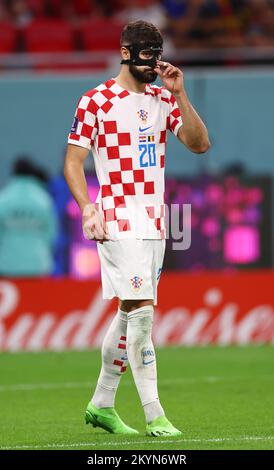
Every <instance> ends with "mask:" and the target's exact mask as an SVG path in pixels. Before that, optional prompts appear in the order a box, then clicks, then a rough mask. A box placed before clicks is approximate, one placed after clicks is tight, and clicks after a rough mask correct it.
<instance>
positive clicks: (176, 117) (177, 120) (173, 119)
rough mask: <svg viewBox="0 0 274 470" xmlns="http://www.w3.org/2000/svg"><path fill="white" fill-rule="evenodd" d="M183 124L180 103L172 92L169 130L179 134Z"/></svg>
mask: <svg viewBox="0 0 274 470" xmlns="http://www.w3.org/2000/svg"><path fill="white" fill-rule="evenodd" d="M182 125H183V120H182V116H181V113H180V110H179V107H178V104H177V102H176V100H175V98H174V96H173V95H172V94H170V99H169V130H170V131H171V132H173V134H174V135H177V134H178V130H179V129H180V127H181V126H182Z"/></svg>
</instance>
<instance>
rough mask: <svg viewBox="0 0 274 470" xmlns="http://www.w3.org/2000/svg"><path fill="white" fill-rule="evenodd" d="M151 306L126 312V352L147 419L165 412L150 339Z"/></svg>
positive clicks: (152, 418)
mask: <svg viewBox="0 0 274 470" xmlns="http://www.w3.org/2000/svg"><path fill="white" fill-rule="evenodd" d="M152 323H153V306H152V305H147V306H145V307H140V308H137V309H135V310H133V311H131V312H130V313H128V324H127V353H128V360H129V363H130V367H131V370H132V374H133V377H134V381H135V384H136V387H137V390H138V393H139V397H140V400H141V402H142V405H143V407H144V412H145V416H146V421H147V423H150V422H151V421H153V420H154V419H155V418H157V417H159V416H163V415H164V410H163V408H162V406H161V404H160V402H159V398H158V390H157V369H156V357H155V351H154V347H153V343H152V339H151V332H152Z"/></svg>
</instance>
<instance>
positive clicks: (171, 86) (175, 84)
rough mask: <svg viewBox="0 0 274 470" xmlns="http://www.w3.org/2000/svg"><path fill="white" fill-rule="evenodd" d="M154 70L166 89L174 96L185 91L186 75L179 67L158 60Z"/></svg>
mask: <svg viewBox="0 0 274 470" xmlns="http://www.w3.org/2000/svg"><path fill="white" fill-rule="evenodd" d="M154 70H155V72H157V74H158V75H159V77H160V78H161V80H162V82H163V84H164V86H165V87H166V89H167V90H168V91H170V92H171V93H172V94H178V93H180V92H181V91H183V87H184V74H183V72H182V70H180V69H179V68H178V67H174V65H171V64H170V63H169V62H163V61H161V60H157V63H156V67H155V69H154Z"/></svg>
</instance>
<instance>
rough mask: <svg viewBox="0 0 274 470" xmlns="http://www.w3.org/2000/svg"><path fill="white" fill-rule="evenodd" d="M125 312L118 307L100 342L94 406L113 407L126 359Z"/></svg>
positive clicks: (93, 398)
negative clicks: (100, 356) (100, 348)
mask: <svg viewBox="0 0 274 470" xmlns="http://www.w3.org/2000/svg"><path fill="white" fill-rule="evenodd" d="M126 336H127V314H126V312H123V311H122V310H120V309H119V308H118V312H117V314H116V316H115V317H114V319H113V321H112V323H111V325H110V327H109V329H108V331H107V334H106V336H105V338H104V341H103V344H102V368H101V372H100V375H99V379H98V383H97V387H96V390H95V392H94V395H93V397H92V400H91V401H92V404H93V405H94V406H96V408H113V407H114V402H115V395H116V391H117V388H118V385H119V382H120V379H121V376H122V374H124V373H125V371H126V368H127V365H128V359H127V351H126Z"/></svg>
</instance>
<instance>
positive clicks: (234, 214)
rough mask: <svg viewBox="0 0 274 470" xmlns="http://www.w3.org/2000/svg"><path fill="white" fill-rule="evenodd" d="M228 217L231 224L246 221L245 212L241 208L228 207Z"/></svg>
mask: <svg viewBox="0 0 274 470" xmlns="http://www.w3.org/2000/svg"><path fill="white" fill-rule="evenodd" d="M226 218H227V221H228V222H229V223H230V224H239V223H241V222H243V221H244V214H243V211H242V210H240V209H228V210H227V214H226Z"/></svg>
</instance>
